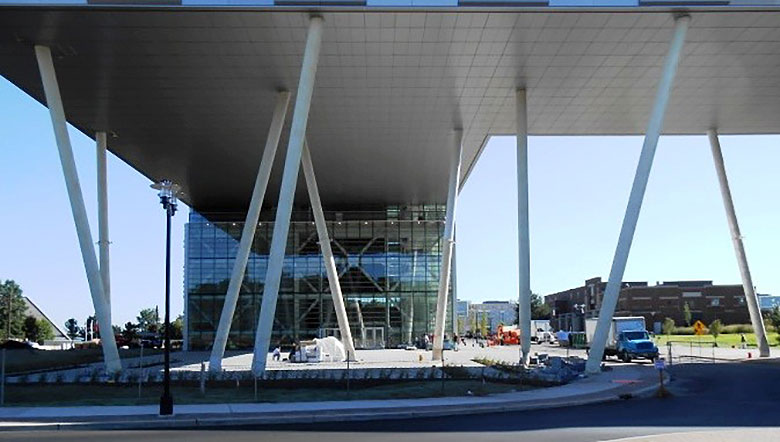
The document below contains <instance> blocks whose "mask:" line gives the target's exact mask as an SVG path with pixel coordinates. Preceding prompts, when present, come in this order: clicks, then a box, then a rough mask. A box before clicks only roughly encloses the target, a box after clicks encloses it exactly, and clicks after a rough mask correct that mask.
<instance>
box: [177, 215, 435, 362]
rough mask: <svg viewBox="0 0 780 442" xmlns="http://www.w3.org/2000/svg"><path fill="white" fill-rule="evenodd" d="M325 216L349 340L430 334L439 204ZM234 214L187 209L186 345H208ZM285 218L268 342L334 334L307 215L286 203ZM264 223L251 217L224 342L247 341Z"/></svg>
mask: <svg viewBox="0 0 780 442" xmlns="http://www.w3.org/2000/svg"><path fill="white" fill-rule="evenodd" d="M266 216H268V215H266ZM325 216H326V219H327V220H328V222H327V224H328V231H329V233H330V236H331V240H332V248H333V254H334V256H335V260H336V267H337V270H338V273H339V280H340V281H341V288H342V292H343V294H344V298H345V304H346V308H347V315H348V318H349V322H350V327H351V329H352V336H353V338H354V339H355V345H356V347H358V348H392V347H398V346H401V345H410V344H415V343H417V342H420V341H421V340H422V339H423V336H425V335H430V334H431V333H433V326H434V315H435V309H436V295H437V293H436V290H437V287H438V283H439V270H440V266H441V238H442V234H443V229H444V223H443V218H444V207H443V206H440V205H430V206H427V205H426V206H414V207H388V208H386V209H385V210H383V211H355V212H328V213H326V214H325ZM242 219H243V215H241V214H238V215H229V214H200V213H198V212H195V211H191V212H190V218H189V223H188V224H187V228H186V237H185V238H186V239H185V241H186V247H185V250H186V254H187V258H186V264H185V284H186V287H185V297H186V299H185V302H186V318H185V319H186V327H187V333H186V339H187V343H186V344H187V348H188V349H191V350H208V349H210V348H211V346H212V344H213V340H214V333H215V331H216V329H217V325H218V323H219V317H220V315H221V312H222V306H223V303H224V299H225V292H226V291H227V286H228V282H229V280H230V273H231V271H232V269H233V263H234V261H235V256H236V252H237V250H238V243H239V240H240V236H241V231H242V229H243V221H238V220H242ZM293 220H294V221H293V222H291V224H290V233H289V235H288V239H287V251H286V254H285V259H284V268H283V272H282V283H281V288H280V291H279V300H278V302H277V307H276V318H275V321H274V328H273V330H274V331H273V337H272V340H273V343H272V344H273V345H276V344H277V343H278V344H281V345H289V344H292V343H294V342H297V341H299V340H305V339H311V338H315V337H323V336H330V335H336V336H338V335H339V333H338V324H337V322H336V314H335V310H334V309H333V302H332V299H331V294H330V287H329V285H328V279H327V274H326V272H325V267H324V264H323V259H322V254H321V252H320V246H319V243H318V237H317V232H316V228H315V226H314V222H313V221H312V220H311V214H310V213H308V212H296V213H294V215H293ZM273 224H274V223H273V222H268V221H261V222H260V223H259V224H258V226H257V232H256V234H255V237H254V241H253V244H252V253H251V254H250V258H249V263H248V266H247V272H246V275H245V277H244V281H243V284H242V286H241V291H240V295H239V300H238V305H237V306H236V312H235V316H234V318H233V325H232V327H231V330H230V336H229V339H228V349H247V348H252V345H253V344H254V336H255V328H256V323H257V317H258V313H259V308H260V304H261V299H262V295H263V282H264V280H265V274H266V269H267V266H268V253H269V249H270V245H271V237H272V235H273ZM449 316H450V315H448V319H449ZM448 327H449V326H448ZM448 330H449V328H448Z"/></svg>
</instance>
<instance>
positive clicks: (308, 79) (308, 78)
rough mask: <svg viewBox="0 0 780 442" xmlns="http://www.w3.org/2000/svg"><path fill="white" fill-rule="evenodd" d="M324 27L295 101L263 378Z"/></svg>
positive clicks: (263, 329) (268, 289)
mask: <svg viewBox="0 0 780 442" xmlns="http://www.w3.org/2000/svg"><path fill="white" fill-rule="evenodd" d="M322 28H323V19H322V17H320V16H312V17H311V18H310V19H309V32H308V36H307V38H306V48H305V49H304V53H303V65H302V66H301V75H300V79H299V81H298V92H297V95H296V98H295V110H294V111H293V119H292V127H291V129H290V141H289V143H288V145H287V156H286V158H285V160H284V172H283V173H282V185H281V189H280V190H279V203H278V206H277V208H276V219H275V222H274V233H273V237H272V238H271V253H270V256H269V258H268V270H267V272H266V277H265V288H264V290H263V301H262V304H261V305H260V314H259V318H258V321H257V334H256V335H255V349H254V357H253V359H252V372H253V373H254V374H255V376H262V375H263V374H264V373H265V365H266V359H267V358H268V347H269V345H270V343H271V333H272V332H273V321H274V315H276V301H277V299H278V297H279V285H280V283H281V280H282V267H283V265H284V251H285V248H286V247H287V234H288V233H289V230H290V216H291V215H292V207H293V199H294V198H295V186H296V184H297V181H298V171H299V169H300V164H301V155H302V152H303V142H304V139H305V137H306V125H307V123H308V121H309V109H310V108H311V96H312V93H313V92H314V78H315V76H316V74H317V62H318V60H319V56H320V47H321V45H322Z"/></svg>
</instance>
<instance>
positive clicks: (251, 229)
mask: <svg viewBox="0 0 780 442" xmlns="http://www.w3.org/2000/svg"><path fill="white" fill-rule="evenodd" d="M289 102H290V92H288V91H280V92H279V94H278V95H277V98H276V106H275V107H274V113H273V116H272V118H271V127H270V128H269V129H268V138H267V139H266V142H265V148H264V149H263V156H262V158H261V160H260V168H259V169H258V171H257V178H256V179H255V187H254V189H253V190H252V199H251V200H250V202H249V209H248V210H247V212H246V220H245V221H244V229H243V231H242V232H241V241H240V242H239V244H238V252H237V253H236V261H235V263H234V264H233V271H232V273H231V274H230V282H229V283H228V289H227V293H226V295H225V304H224V305H223V307H222V315H221V316H220V318H219V326H218V327H217V334H216V336H215V337H214V345H213V346H212V348H211V357H210V358H209V371H210V372H219V371H221V370H222V357H223V356H224V355H225V347H226V346H227V341H228V337H229V335H230V326H231V325H232V323H233V315H234V314H235V312H236V304H237V303H238V295H239V293H240V292H241V283H242V282H243V281H244V274H245V273H246V266H247V263H248V262H249V253H250V252H251V250H252V241H253V240H254V238H255V232H256V231H257V222H258V221H259V219H260V209H262V207H263V199H264V198H265V189H266V188H267V187H268V179H269V178H270V177H271V168H272V166H273V164H274V158H275V157H276V148H277V146H278V145H279V138H280V137H281V135H282V129H283V128H284V117H285V116H286V115H287V106H288V104H289Z"/></svg>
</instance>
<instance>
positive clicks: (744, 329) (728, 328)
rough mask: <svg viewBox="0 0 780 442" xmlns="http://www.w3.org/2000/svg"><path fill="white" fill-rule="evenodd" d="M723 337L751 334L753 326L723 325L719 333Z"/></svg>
mask: <svg viewBox="0 0 780 442" xmlns="http://www.w3.org/2000/svg"><path fill="white" fill-rule="evenodd" d="M720 332H721V333H722V334H724V335H731V334H739V333H753V326H752V325H750V324H730V325H724V326H723V329H722V330H721V331H720Z"/></svg>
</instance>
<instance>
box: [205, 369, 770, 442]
mask: <svg viewBox="0 0 780 442" xmlns="http://www.w3.org/2000/svg"><path fill="white" fill-rule="evenodd" d="M670 373H671V375H672V379H673V382H672V384H671V385H670V390H671V391H672V393H673V396H672V397H670V398H666V399H658V398H645V399H627V400H623V401H618V402H610V403H605V404H598V405H589V406H581V407H568V408H558V409H549V410H535V411H524V412H507V413H495V414H482V415H471V416H462V415H458V416H444V417H436V418H422V419H410V420H388V421H362V422H333V423H318V424H300V425H294V426H290V425H279V426H275V425H271V426H253V427H247V429H249V428H252V429H262V430H295V431H328V432H345V431H350V432H401V433H404V432H467V431H483V432H484V431H502V432H503V431H526V430H542V429H553V428H554V429H560V428H577V427H582V428H584V427H630V426H641V427H747V426H756V427H762V426H780V413H778V411H777V400H778V398H780V364H778V363H765V364H761V363H758V364H757V363H719V364H712V363H706V364H704V363H702V364H683V365H677V366H675V367H672V368H671V371H670ZM215 430H218V429H215Z"/></svg>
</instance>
